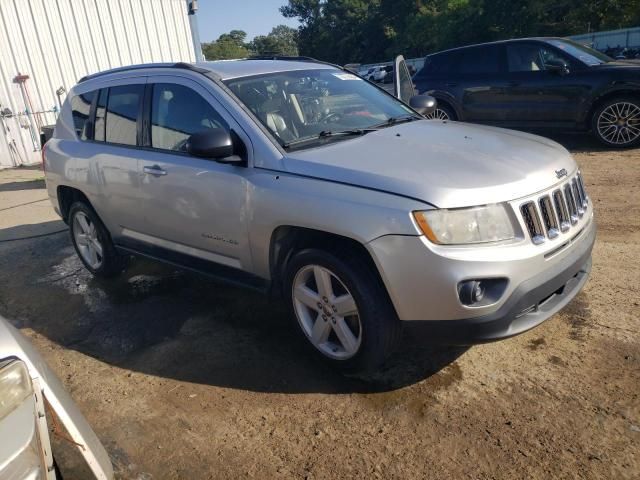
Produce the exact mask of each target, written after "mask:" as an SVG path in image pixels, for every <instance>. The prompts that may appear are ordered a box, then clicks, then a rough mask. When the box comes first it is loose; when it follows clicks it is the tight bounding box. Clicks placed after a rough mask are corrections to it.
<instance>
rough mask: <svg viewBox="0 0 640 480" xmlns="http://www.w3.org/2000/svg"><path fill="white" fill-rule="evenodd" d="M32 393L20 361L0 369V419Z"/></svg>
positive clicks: (23, 366)
mask: <svg viewBox="0 0 640 480" xmlns="http://www.w3.org/2000/svg"><path fill="white" fill-rule="evenodd" d="M32 393H33V390H32V388H31V378H30V377H29V372H28V371H27V367H26V366H25V364H24V363H23V362H21V361H15V362H11V363H10V364H9V365H7V366H5V367H2V368H0V419H3V418H4V417H6V416H7V415H9V414H10V413H11V412H13V410H14V409H15V408H16V407H17V406H18V405H20V404H21V403H22V402H24V400H25V399H26V398H27V397H29V396H30V395H31V394H32Z"/></svg>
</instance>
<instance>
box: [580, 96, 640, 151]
mask: <svg viewBox="0 0 640 480" xmlns="http://www.w3.org/2000/svg"><path fill="white" fill-rule="evenodd" d="M591 129H592V131H593V134H594V135H595V137H596V138H597V139H598V140H599V141H600V142H601V143H603V144H605V145H607V146H610V147H617V148H628V147H634V146H637V145H639V144H640V99H638V98H633V97H616V98H613V99H610V100H607V101H606V102H604V103H603V104H602V105H600V106H599V107H598V108H597V109H596V111H595V112H594V113H593V117H592V119H591Z"/></svg>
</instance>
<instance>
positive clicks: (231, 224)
mask: <svg viewBox="0 0 640 480" xmlns="http://www.w3.org/2000/svg"><path fill="white" fill-rule="evenodd" d="M147 96H148V97H147V98H148V102H149V109H148V110H149V111H148V113H147V119H148V122H149V125H150V128H148V129H147V132H149V135H150V138H149V139H147V143H148V144H149V145H148V147H150V148H148V149H147V150H145V151H144V153H143V154H142V156H141V158H140V161H139V175H140V178H141V182H140V183H141V190H142V201H143V209H144V214H145V222H144V230H143V231H141V232H137V236H138V240H141V241H142V242H145V243H147V244H152V245H155V246H157V247H160V248H163V249H168V250H172V251H174V252H177V253H178V254H182V255H187V256H189V257H193V258H194V259H199V260H207V261H211V262H215V263H218V264H222V265H226V266H229V267H234V268H239V269H248V268H250V262H251V259H250V255H249V253H248V252H249V246H248V234H247V215H248V211H247V198H248V184H247V180H246V176H247V174H248V169H247V168H246V167H245V166H234V165H230V164H222V163H218V162H216V161H215V160H212V159H204V158H198V157H194V156H191V155H189V154H188V153H186V143H187V140H188V138H189V136H190V135H192V134H194V133H197V132H201V131H203V130H207V129H214V128H223V129H226V130H228V131H232V130H233V131H234V132H238V133H240V132H241V131H240V128H239V126H238V125H237V124H236V123H235V122H234V121H233V119H232V118H231V117H230V116H229V115H228V113H227V112H226V111H225V110H224V109H223V108H222V107H221V106H220V104H219V103H218V102H217V100H216V98H215V97H214V95H213V94H212V93H211V92H210V91H209V89H208V88H205V87H204V86H203V85H201V84H200V83H198V82H195V81H193V80H190V79H187V78H183V77H179V76H170V75H166V76H165V75H158V76H154V77H150V78H149V82H148V86H147ZM242 135H243V143H244V144H245V146H246V147H247V148H246V149H247V152H248V154H250V152H251V148H250V145H249V142H248V138H246V137H244V134H242Z"/></svg>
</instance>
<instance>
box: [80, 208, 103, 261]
mask: <svg viewBox="0 0 640 480" xmlns="http://www.w3.org/2000/svg"><path fill="white" fill-rule="evenodd" d="M73 238H74V239H75V242H76V245H77V247H78V251H79V252H80V255H81V256H82V259H83V260H84V261H85V262H86V263H87V264H88V265H89V266H90V267H91V268H93V269H94V270H95V269H98V268H100V265H102V260H103V246H102V243H101V242H100V239H99V238H98V231H97V229H96V225H95V223H93V222H92V221H91V219H90V218H89V217H88V216H87V215H86V214H85V213H83V212H76V214H75V216H74V217H73Z"/></svg>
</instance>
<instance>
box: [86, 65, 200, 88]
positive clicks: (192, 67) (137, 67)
mask: <svg viewBox="0 0 640 480" xmlns="http://www.w3.org/2000/svg"><path fill="white" fill-rule="evenodd" d="M146 68H184V69H187V70H194V71H196V72H205V71H207V70H204V69H202V68H199V67H196V66H195V65H192V64H190V63H185V62H178V63H175V62H165V63H141V64H139V65H128V66H126V67H117V68H112V69H110V70H104V71H102V72H97V73H92V74H91V75H85V76H84V77H82V78H81V79H80V80H78V83H82V82H85V81H87V80H93V79H94V78H99V77H102V76H103V75H110V74H112V73H119V72H130V71H134V70H144V69H146Z"/></svg>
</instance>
